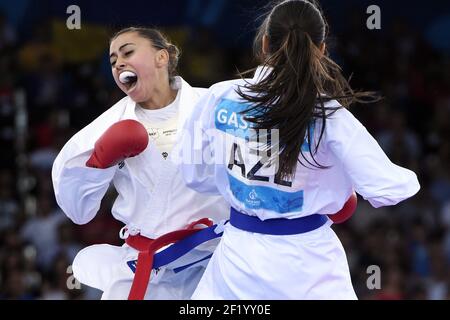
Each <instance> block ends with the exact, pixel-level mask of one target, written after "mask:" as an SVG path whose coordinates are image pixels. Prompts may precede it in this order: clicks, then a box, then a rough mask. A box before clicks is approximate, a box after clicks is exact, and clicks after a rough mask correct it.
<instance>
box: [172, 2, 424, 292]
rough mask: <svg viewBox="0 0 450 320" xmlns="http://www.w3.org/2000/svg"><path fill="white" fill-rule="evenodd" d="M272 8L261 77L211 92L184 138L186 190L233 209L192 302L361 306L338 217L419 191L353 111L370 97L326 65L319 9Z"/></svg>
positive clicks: (260, 42) (264, 32)
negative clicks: (336, 226)
mask: <svg viewBox="0 0 450 320" xmlns="http://www.w3.org/2000/svg"><path fill="white" fill-rule="evenodd" d="M276 3H277V4H276V5H275V6H274V7H273V9H272V10H271V11H270V12H269V13H268V15H267V17H266V19H265V20H264V22H263V24H262V26H261V27H260V29H259V32H258V34H257V36H256V39H255V48H256V49H257V53H258V57H259V58H260V61H261V65H260V66H259V67H258V68H257V69H256V72H255V74H254V77H253V78H252V79H245V80H244V79H239V80H232V81H226V82H221V83H218V84H215V85H213V86H212V87H211V88H210V89H209V91H208V93H207V94H206V95H205V96H203V98H202V99H201V100H200V102H199V103H198V106H197V107H196V108H195V110H194V112H193V114H191V115H190V118H189V119H188V121H187V122H186V125H185V128H184V130H185V131H184V132H183V134H182V135H181V137H182V141H181V143H180V146H179V147H180V150H179V151H178V152H177V153H178V156H179V159H178V161H180V162H179V166H180V168H181V170H182V174H183V177H184V179H185V181H186V183H187V185H188V186H189V187H191V188H193V189H194V190H197V191H200V192H207V193H210V194H213V193H215V194H220V195H222V196H223V197H224V198H225V200H226V201H227V202H228V203H229V204H230V205H231V207H232V209H231V216H230V221H229V223H228V224H226V225H225V227H224V228H225V230H224V234H223V236H222V238H221V241H220V243H219V245H218V247H217V249H216V250H215V252H214V254H213V256H212V258H211V260H210V262H209V264H208V266H207V269H206V271H205V273H204V275H203V277H202V279H201V281H200V283H199V285H198V287H197V289H196V291H195V292H194V294H193V298H194V299H356V298H357V297H356V295H355V292H354V289H353V286H352V283H351V278H350V272H349V267H348V263H347V258H346V254H345V251H344V248H343V246H342V244H341V242H340V241H339V239H338V237H337V236H336V234H335V233H334V231H333V230H332V229H331V227H330V225H331V224H332V219H333V216H332V215H331V214H332V213H333V212H336V211H338V210H340V209H341V208H342V207H343V206H344V204H345V203H346V201H347V199H349V197H351V196H352V193H353V190H355V191H356V192H357V193H358V194H359V195H361V196H362V197H363V198H364V199H366V200H367V201H369V202H370V203H371V204H372V206H374V207H381V206H389V205H395V204H397V203H398V202H400V201H402V200H405V199H407V198H409V197H411V196H413V195H414V194H416V193H417V192H418V190H419V189H420V186H419V183H418V180H417V177H416V175H415V174H414V172H412V171H410V170H408V169H405V168H402V167H399V166H397V165H395V164H393V163H392V162H391V161H390V160H389V159H388V157H387V156H386V155H385V153H384V152H383V151H382V149H381V148H380V147H379V145H378V144H377V142H376V141H375V139H374V138H373V137H372V136H371V135H370V134H369V132H368V131H367V130H366V128H365V127H364V126H363V125H362V124H361V123H360V122H359V121H358V120H357V119H356V118H355V117H354V116H353V115H352V113H350V112H349V111H348V110H347V109H346V107H347V106H348V105H350V104H351V103H352V102H355V101H361V100H363V98H364V97H366V98H371V97H373V95H372V94H370V93H364V92H354V91H353V90H351V88H350V86H349V84H348V83H347V81H346V80H345V79H344V78H343V76H342V74H341V72H340V68H339V66H337V65H336V64H335V63H334V62H333V61H332V60H331V59H330V58H329V57H328V54H327V52H326V47H325V40H326V22H325V20H324V18H323V16H322V13H321V10H320V9H319V8H318V6H317V5H315V4H313V3H312V2H310V1H303V0H288V1H283V2H281V3H280V2H276ZM200 157H203V159H202V161H200ZM192 160H195V161H192ZM330 218H331V219H330Z"/></svg>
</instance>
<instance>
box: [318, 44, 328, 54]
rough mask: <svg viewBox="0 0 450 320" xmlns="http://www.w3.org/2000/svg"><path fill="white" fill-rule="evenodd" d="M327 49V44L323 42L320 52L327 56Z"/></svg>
mask: <svg viewBox="0 0 450 320" xmlns="http://www.w3.org/2000/svg"><path fill="white" fill-rule="evenodd" d="M326 48H327V46H326V44H325V42H322V43H321V44H320V46H319V50H320V52H322V54H325V49H326Z"/></svg>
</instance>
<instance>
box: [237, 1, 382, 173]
mask: <svg viewBox="0 0 450 320" xmlns="http://www.w3.org/2000/svg"><path fill="white" fill-rule="evenodd" d="M278 2H279V1H278ZM327 33H328V25H327V23H326V21H325V19H324V17H323V14H322V12H321V9H320V7H319V6H318V4H317V3H316V2H314V3H313V2H312V1H306V0H288V1H282V2H279V3H278V4H276V5H275V6H274V7H273V8H272V9H271V11H270V12H269V13H268V14H267V16H266V17H265V19H264V21H263V23H262V24H261V26H260V28H259V30H258V32H257V35H256V37H255V41H254V51H255V55H256V56H257V58H259V60H260V62H261V63H262V65H264V66H266V67H269V68H270V70H271V71H270V72H267V74H266V75H265V77H264V78H263V79H262V80H260V81H259V82H257V83H255V84H250V83H247V84H246V85H245V86H243V87H239V88H238V89H237V93H238V94H239V96H240V97H241V98H243V99H244V100H245V101H247V102H250V103H251V105H252V106H251V107H250V108H249V109H248V110H245V111H244V112H243V113H244V114H246V119H247V120H248V121H250V122H252V123H254V127H255V128H256V129H272V128H275V129H278V130H279V140H280V141H279V146H278V149H279V150H280V154H279V168H278V174H279V175H281V177H284V178H286V177H288V178H289V177H292V176H293V175H294V172H295V169H296V167H297V161H299V162H300V163H301V164H302V165H305V164H304V162H303V161H302V160H301V159H300V157H299V155H301V157H302V158H303V159H304V160H305V161H306V163H307V164H308V165H312V166H313V167H316V168H327V167H325V166H322V165H320V164H319V163H317V161H316V160H315V159H314V152H311V145H312V144H313V142H312V141H313V137H311V136H310V135H311V126H313V125H314V123H313V121H312V120H314V119H321V120H322V121H323V125H322V128H321V132H320V136H319V139H318V141H317V144H316V148H315V151H316V152H317V149H318V146H319V144H320V141H321V140H322V137H323V134H324V131H325V123H326V119H327V118H328V117H329V116H330V115H332V114H333V113H334V112H336V110H338V109H339V108H341V107H335V108H333V107H325V102H327V101H330V100H333V99H336V100H338V101H339V102H340V104H341V105H342V106H343V107H348V106H349V105H350V104H352V103H353V102H363V103H364V102H370V101H373V100H376V95H375V94H374V93H372V92H355V91H353V90H352V88H351V87H350V85H349V83H348V81H347V80H346V79H345V78H344V76H343V75H342V73H341V68H340V67H339V66H338V65H337V64H336V63H335V62H334V61H332V60H331V59H330V57H329V55H328V52H327V51H326V50H325V52H324V53H323V52H322V51H321V49H320V46H321V45H322V44H323V43H325V40H326V37H327ZM264 36H265V37H267V38H266V39H267V40H268V48H267V49H268V50H267V51H268V52H265V51H264V49H263V47H262V40H263V37H264ZM254 70H255V69H253V70H250V71H254ZM244 74H245V73H244ZM364 98H369V99H364ZM249 114H251V116H249ZM305 138H306V139H308V141H309V142H310V143H309V151H310V154H311V157H312V162H313V163H311V161H310V160H308V159H307V158H306V157H305V155H304V154H303V152H302V148H301V145H302V144H303V141H304V139H305ZM269 148H270V146H269ZM305 166H306V165H305Z"/></svg>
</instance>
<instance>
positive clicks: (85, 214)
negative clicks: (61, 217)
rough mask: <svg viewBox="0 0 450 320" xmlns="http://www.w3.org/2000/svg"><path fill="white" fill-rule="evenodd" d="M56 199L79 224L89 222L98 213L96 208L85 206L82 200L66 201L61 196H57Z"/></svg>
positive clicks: (65, 211)
mask: <svg viewBox="0 0 450 320" xmlns="http://www.w3.org/2000/svg"><path fill="white" fill-rule="evenodd" d="M56 201H57V203H58V205H59V207H60V208H61V210H62V211H63V212H64V214H65V215H66V216H67V217H68V218H69V219H70V220H71V221H72V222H73V223H75V224H77V225H83V224H87V223H89V222H90V221H91V220H92V219H93V218H94V216H95V214H96V210H91V209H89V208H86V207H85V206H83V205H82V201H79V202H73V201H64V200H63V199H61V198H59V197H57V199H56Z"/></svg>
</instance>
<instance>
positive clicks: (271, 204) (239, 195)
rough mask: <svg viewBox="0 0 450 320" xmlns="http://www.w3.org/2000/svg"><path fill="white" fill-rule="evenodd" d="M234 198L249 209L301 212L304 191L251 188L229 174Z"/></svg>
mask: <svg viewBox="0 0 450 320" xmlns="http://www.w3.org/2000/svg"><path fill="white" fill-rule="evenodd" d="M228 180H229V182H230V190H231V192H232V193H233V195H234V197H235V198H236V199H237V200H239V201H240V202H242V203H243V204H244V205H245V207H246V208H248V209H266V210H271V211H275V212H278V213H280V214H283V213H288V212H292V211H301V210H302V207H303V190H300V191H297V192H286V191H281V190H279V189H274V188H270V187H265V186H251V185H247V184H245V183H244V182H242V181H240V180H238V179H237V178H235V177H233V176H232V175H230V174H228Z"/></svg>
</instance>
